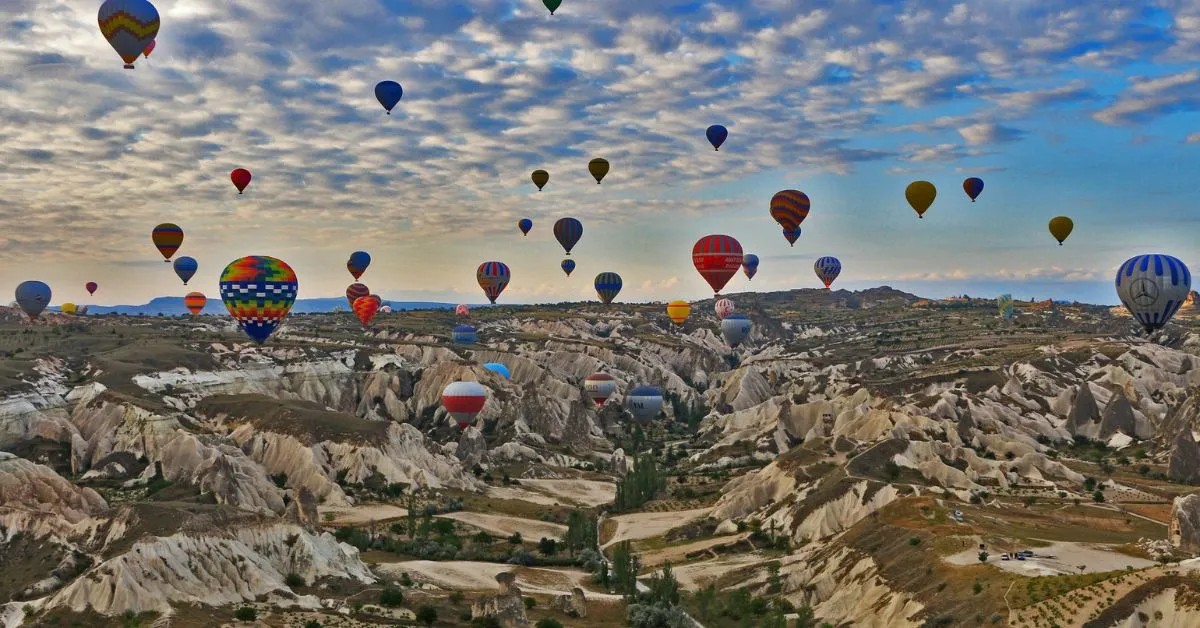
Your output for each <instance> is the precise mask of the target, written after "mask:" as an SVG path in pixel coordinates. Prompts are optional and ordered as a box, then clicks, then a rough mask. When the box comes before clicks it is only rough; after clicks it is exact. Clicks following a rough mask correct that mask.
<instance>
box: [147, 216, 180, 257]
mask: <svg viewBox="0 0 1200 628" xmlns="http://www.w3.org/2000/svg"><path fill="white" fill-rule="evenodd" d="M150 239H151V240H153V241H154V246H155V247H157V248H158V252H159V253H161V254H162V256H163V261H164V262H168V263H169V262H170V261H171V256H172V255H174V254H175V251H178V250H179V245H181V244H183V229H180V228H179V225H176V224H172V223H169V222H164V223H163V224H161V225H159V226H157V227H155V228H154V231H151V232H150Z"/></svg>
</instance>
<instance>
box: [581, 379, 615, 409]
mask: <svg viewBox="0 0 1200 628" xmlns="http://www.w3.org/2000/svg"><path fill="white" fill-rule="evenodd" d="M616 390H617V381H616V380H615V379H613V376H612V375H609V374H608V373H593V374H591V375H588V377H587V379H585V380H583V391H584V392H585V393H587V396H588V399H591V400H592V403H594V404H596V407H600V406H602V405H604V402H605V401H608V398H609V397H611V396H612V394H613V392H614V391H616Z"/></svg>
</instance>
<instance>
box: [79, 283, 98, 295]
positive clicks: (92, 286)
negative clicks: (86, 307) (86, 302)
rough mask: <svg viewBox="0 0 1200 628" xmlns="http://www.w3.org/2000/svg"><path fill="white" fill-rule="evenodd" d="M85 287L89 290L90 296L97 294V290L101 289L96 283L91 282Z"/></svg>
mask: <svg viewBox="0 0 1200 628" xmlns="http://www.w3.org/2000/svg"><path fill="white" fill-rule="evenodd" d="M83 287H84V288H87V291H88V294H96V288H99V287H100V286H98V285H96V282H94V281H89V282H87V284H85V285H84V286H83Z"/></svg>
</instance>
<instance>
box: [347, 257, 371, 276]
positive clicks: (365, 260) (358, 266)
mask: <svg viewBox="0 0 1200 628" xmlns="http://www.w3.org/2000/svg"><path fill="white" fill-rule="evenodd" d="M370 265H371V255H370V254H369V253H367V252H366V251H355V252H353V253H351V254H350V259H348V260H346V270H348V271H350V274H351V275H353V276H354V279H355V280H356V281H357V280H358V278H359V277H362V274H363V273H365V272H367V267H368V266H370Z"/></svg>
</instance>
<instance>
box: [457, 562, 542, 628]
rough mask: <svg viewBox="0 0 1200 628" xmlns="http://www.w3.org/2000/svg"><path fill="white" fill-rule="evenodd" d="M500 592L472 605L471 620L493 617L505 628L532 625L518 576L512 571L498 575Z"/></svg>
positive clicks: (522, 627) (497, 580)
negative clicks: (522, 596)
mask: <svg viewBox="0 0 1200 628" xmlns="http://www.w3.org/2000/svg"><path fill="white" fill-rule="evenodd" d="M496 583H497V584H499V586H500V592H499V593H497V594H496V595H489V596H486V597H483V598H480V599H478V600H475V602H473V603H472V604H471V618H472V619H474V618H476V617H492V618H494V619H496V620H497V621H498V622H500V625H501V626H503V627H504V628H525V627H526V626H529V625H531V624H530V623H529V617H528V616H527V615H526V614H525V601H524V600H523V599H522V598H521V589H520V587H518V586H517V584H516V583H517V576H516V574H515V573H513V572H511V571H506V572H502V573H498V574H496Z"/></svg>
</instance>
